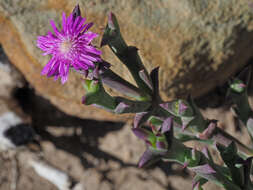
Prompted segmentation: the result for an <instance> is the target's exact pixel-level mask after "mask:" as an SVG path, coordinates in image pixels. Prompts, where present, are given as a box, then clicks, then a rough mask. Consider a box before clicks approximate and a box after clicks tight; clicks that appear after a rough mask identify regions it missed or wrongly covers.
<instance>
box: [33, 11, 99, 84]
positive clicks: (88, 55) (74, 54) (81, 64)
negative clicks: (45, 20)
mask: <svg viewBox="0 0 253 190" xmlns="http://www.w3.org/2000/svg"><path fill="white" fill-rule="evenodd" d="M75 9H76V8H75ZM75 9H74V10H75ZM85 21H86V19H85V18H82V17H81V16H79V15H78V14H76V13H75V11H73V13H71V14H70V16H69V17H67V18H66V15H65V13H63V14H62V29H61V31H59V30H58V29H57V28H56V26H55V23H54V21H52V20H51V21H50V23H51V25H52V28H53V31H54V33H52V32H51V31H49V32H48V34H47V35H46V36H39V37H38V40H37V46H38V47H39V48H40V49H42V50H43V51H44V54H43V55H48V54H51V55H52V58H51V59H50V61H49V62H48V63H47V65H46V66H45V67H44V68H43V70H42V72H41V74H42V75H47V76H48V77H51V76H54V79H55V80H57V79H58V78H59V77H60V78H61V82H62V84H64V83H65V82H66V81H67V79H68V72H69V69H70V68H74V69H75V70H77V71H81V72H82V71H87V70H88V69H93V68H94V67H95V64H94V62H100V61H101V58H100V55H101V51H99V50H97V49H96V48H95V47H94V46H92V45H91V41H92V40H93V39H94V38H96V37H97V36H98V34H96V33H93V32H88V29H89V28H90V27H91V26H92V25H93V23H86V24H85Z"/></svg>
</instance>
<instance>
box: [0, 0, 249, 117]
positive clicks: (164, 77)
mask: <svg viewBox="0 0 253 190" xmlns="http://www.w3.org/2000/svg"><path fill="white" fill-rule="evenodd" d="M78 2H79V5H80V8H81V11H82V15H83V16H85V17H87V19H88V20H89V21H92V22H95V26H94V27H93V28H92V30H93V31H94V32H98V33H99V34H100V36H101V35H102V29H101V28H103V27H104V26H105V25H106V15H107V13H108V12H109V11H112V12H114V13H115V14H116V15H117V18H118V20H119V24H120V27H121V31H122V34H123V36H124V38H125V40H126V41H127V43H128V44H129V45H134V46H137V47H138V48H139V53H140V55H141V57H142V59H143V62H144V64H145V65H146V66H147V68H148V70H149V71H150V70H151V69H152V68H154V67H156V66H160V81H161V91H162V93H161V94H162V97H163V98H165V99H172V98H175V97H185V96H186V95H187V94H189V93H191V94H192V95H193V96H194V97H198V96H201V95H203V94H205V93H207V92H208V91H209V90H211V89H213V88H214V87H215V86H217V85H221V84H223V83H224V82H225V81H226V80H227V79H228V78H229V77H230V76H231V75H233V74H235V73H236V72H237V71H238V70H240V69H241V68H242V67H243V66H244V65H245V64H246V63H247V61H248V60H249V59H250V57H251V56H252V50H251V45H252V42H253V35H252V34H253V19H252V18H253V12H252V10H251V9H250V8H249V7H248V3H249V2H250V1H249V0H244V1H237V0H223V1H220V0H203V1H198V0H181V1H174V0H166V1H164V0H157V1H135V0H129V1H115V0H94V1H92V2H91V1H85V0H80V1H78ZM75 3H76V1H74V0H47V1H40V0H22V1H19V0H2V1H0V26H1V30H0V44H2V46H3V48H4V50H5V51H6V53H7V55H8V57H9V59H10V60H11V62H12V63H13V64H15V66H16V67H17V68H18V69H19V70H20V71H21V72H22V73H23V74H24V76H25V78H26V79H27V80H28V81H29V83H30V84H31V85H32V86H33V87H34V88H35V89H36V90H37V92H38V93H39V94H40V95H42V96H43V97H45V98H47V99H49V100H50V101H51V102H52V103H53V104H55V105H56V106H57V107H59V108H60V109H61V110H63V111H65V112H66V113H68V114H72V115H75V116H78V117H82V118H93V119H101V120H122V116H115V115H112V114H110V113H107V112H105V111H102V110H99V109H97V108H93V107H91V106H89V107H87V106H84V105H82V104H81V97H82V95H83V94H84V90H83V88H82V85H81V82H80V81H81V80H80V75H78V74H77V73H71V74H70V77H69V81H68V82H67V83H66V84H65V85H61V84H60V82H59V81H58V82H53V79H46V78H45V77H42V76H41V75H40V72H41V70H42V68H43V65H45V64H46V62H47V61H48V59H49V57H43V56H42V55H41V53H42V52H41V51H40V50H39V49H38V48H36V38H37V36H38V35H45V34H46V32H47V31H48V30H49V28H51V27H50V24H49V20H50V19H53V20H56V21H58V23H60V20H61V18H60V17H61V13H62V12H63V11H65V12H66V13H67V14H69V13H70V12H71V11H72V9H73V7H74V6H75ZM100 40H101V38H100V39H98V40H97V41H96V44H97V45H98V44H99V41H100ZM102 50H103V58H104V59H105V60H107V61H109V62H111V63H112V69H113V70H114V71H116V72H117V73H119V74H120V75H121V76H123V77H124V78H126V79H130V78H131V77H130V74H129V73H128V72H127V71H126V69H125V67H122V65H121V64H120V63H119V60H118V59H117V58H115V57H114V55H113V54H112V52H110V50H109V48H107V47H105V48H102ZM131 80H132V79H131Z"/></svg>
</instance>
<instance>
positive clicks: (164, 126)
mask: <svg viewBox="0 0 253 190" xmlns="http://www.w3.org/2000/svg"><path fill="white" fill-rule="evenodd" d="M172 125H173V120H172V118H171V117H168V118H167V119H165V120H164V121H163V124H162V127H161V128H162V133H166V132H168V131H170V129H171V127H172Z"/></svg>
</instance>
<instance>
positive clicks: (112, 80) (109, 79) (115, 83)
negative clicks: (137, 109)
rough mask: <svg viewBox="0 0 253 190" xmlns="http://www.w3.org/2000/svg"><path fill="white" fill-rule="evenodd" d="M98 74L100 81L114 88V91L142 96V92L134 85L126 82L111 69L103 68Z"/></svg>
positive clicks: (133, 96) (134, 96) (137, 96)
mask: <svg viewBox="0 0 253 190" xmlns="http://www.w3.org/2000/svg"><path fill="white" fill-rule="evenodd" d="M100 76H101V80H102V82H103V83H104V84H106V85H107V86H109V87H110V88H112V89H115V90H116V91H118V92H120V93H122V94H124V95H126V96H129V97H132V98H136V99H141V98H143V97H142V93H141V92H140V90H139V89H138V88H137V87H136V86H134V85H132V84H131V83H129V82H127V81H126V80H124V79H123V78H121V77H120V76H119V75H117V74H116V73H114V72H113V71H112V70H110V69H108V70H105V71H104V72H103V73H100Z"/></svg>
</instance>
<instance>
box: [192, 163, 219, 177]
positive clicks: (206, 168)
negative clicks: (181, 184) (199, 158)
mask: <svg viewBox="0 0 253 190" xmlns="http://www.w3.org/2000/svg"><path fill="white" fill-rule="evenodd" d="M190 169H191V170H193V171H194V172H196V173H197V174H199V175H201V174H202V175H203V174H204V175H205V174H214V173H216V171H215V170H214V169H213V168H212V167H211V166H210V165H209V164H204V165H201V166H196V167H192V168H190Z"/></svg>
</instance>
